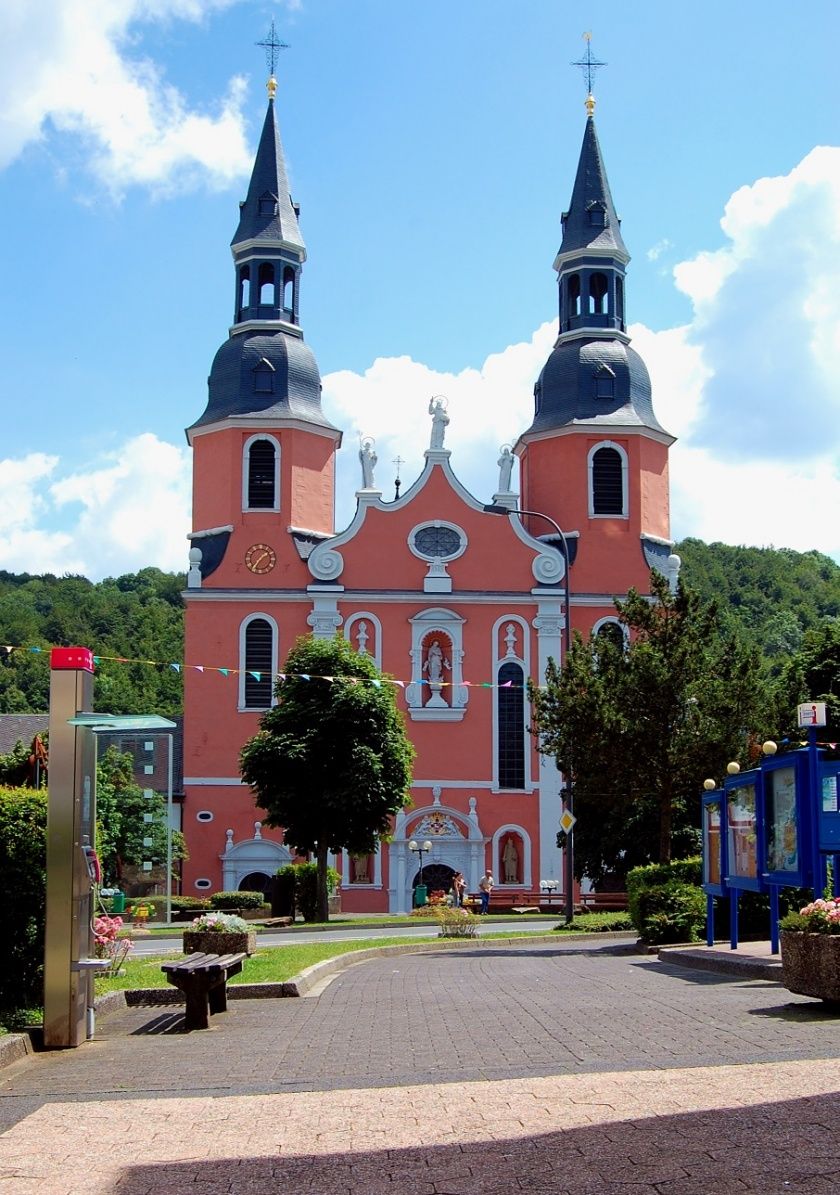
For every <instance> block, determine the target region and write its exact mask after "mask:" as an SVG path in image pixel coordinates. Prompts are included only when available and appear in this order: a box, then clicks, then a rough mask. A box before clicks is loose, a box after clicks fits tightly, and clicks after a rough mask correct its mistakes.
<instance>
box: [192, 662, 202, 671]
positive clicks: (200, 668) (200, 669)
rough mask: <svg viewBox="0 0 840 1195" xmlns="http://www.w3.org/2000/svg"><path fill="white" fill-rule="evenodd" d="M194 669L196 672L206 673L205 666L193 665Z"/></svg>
mask: <svg viewBox="0 0 840 1195" xmlns="http://www.w3.org/2000/svg"><path fill="white" fill-rule="evenodd" d="M193 667H194V668H195V670H196V672H203V671H204V665H203V664H194V665H193Z"/></svg>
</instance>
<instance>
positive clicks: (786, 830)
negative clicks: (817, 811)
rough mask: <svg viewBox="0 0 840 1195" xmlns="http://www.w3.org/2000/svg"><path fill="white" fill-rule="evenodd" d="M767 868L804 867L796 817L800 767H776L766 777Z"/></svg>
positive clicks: (791, 870)
mask: <svg viewBox="0 0 840 1195" xmlns="http://www.w3.org/2000/svg"><path fill="white" fill-rule="evenodd" d="M764 801H765V812H764V817H765V827H766V834H767V856H766V858H767V871H770V872H792V873H797V872H799V871H800V870H801V862H800V858H799V835H798V832H797V816H796V770H795V768H793V767H789V768H775V769H774V770H773V771H771V772H768V773H767V776H766V777H765V791H764Z"/></svg>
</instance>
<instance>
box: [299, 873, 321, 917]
mask: <svg viewBox="0 0 840 1195" xmlns="http://www.w3.org/2000/svg"><path fill="white" fill-rule="evenodd" d="M294 871H295V908H296V909H297V910H298V912H299V913H300V915H301V916H302V917H303V919H304V921H317V920H318V864H317V863H296V864H295V867H294Z"/></svg>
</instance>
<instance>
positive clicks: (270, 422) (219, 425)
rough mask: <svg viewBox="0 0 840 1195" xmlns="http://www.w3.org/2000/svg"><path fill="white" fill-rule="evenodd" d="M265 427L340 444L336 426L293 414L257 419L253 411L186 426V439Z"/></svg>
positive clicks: (190, 441) (263, 416) (189, 440)
mask: <svg viewBox="0 0 840 1195" xmlns="http://www.w3.org/2000/svg"><path fill="white" fill-rule="evenodd" d="M266 427H272V428H276V429H281V428H284V427H290V428H293V429H294V430H295V431H301V432H310V433H311V434H312V435H313V436H323V437H324V438H325V439H327V440H334V441H336V442H337V443H338V445H339V446H340V445H341V432H340V431H339V430H338V428H337V427H330V426H329V425H328V424H325V423H310V422H309V421H308V420H306V419H297V418H296V417H295V416H293V415H266V414H264V415H262V417H261V418H259V419H258V418H256V417H255V416H254V415H253V413H251V414H248V415H227V416H225V418H224V419H217V420H215V421H214V422H213V423H202V424H201V426H200V427H188V428H187V441H188V443H189V444H190V445H191V444H192V442H193V440H194V439H196V438H197V437H198V436H209V435H210V434H212V433H213V432H220V431H228V430H229V429H230V428H236V429H237V430H238V431H242V430H243V428H244V429H246V430H247V429H248V428H254V430H255V431H257V430H259V429H260V428H266Z"/></svg>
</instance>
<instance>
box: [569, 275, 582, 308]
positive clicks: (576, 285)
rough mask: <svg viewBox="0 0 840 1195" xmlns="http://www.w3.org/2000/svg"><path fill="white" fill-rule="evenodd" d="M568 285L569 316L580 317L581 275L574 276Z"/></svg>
mask: <svg viewBox="0 0 840 1195" xmlns="http://www.w3.org/2000/svg"><path fill="white" fill-rule="evenodd" d="M568 285H569V289H568V295H569V305H568V308H567V314H568V315H569V316H570V317H573V316H576V315H580V274H572V275H571V277H570V278H569V284H568Z"/></svg>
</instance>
